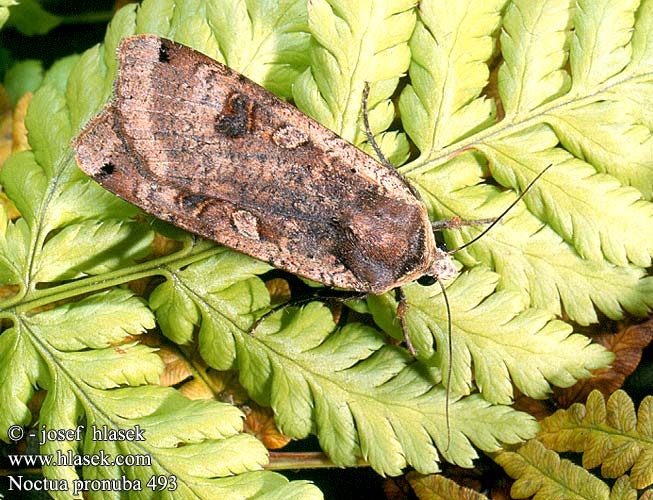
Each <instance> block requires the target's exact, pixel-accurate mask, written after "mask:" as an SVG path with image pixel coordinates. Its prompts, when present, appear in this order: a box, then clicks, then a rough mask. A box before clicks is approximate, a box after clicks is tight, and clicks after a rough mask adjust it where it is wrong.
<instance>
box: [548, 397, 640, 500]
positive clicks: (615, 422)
mask: <svg viewBox="0 0 653 500" xmlns="http://www.w3.org/2000/svg"><path fill="white" fill-rule="evenodd" d="M651 422H653V398H651V397H650V396H647V397H646V398H644V400H643V401H642V403H641V404H640V407H639V410H638V412H637V414H636V413H635V408H634V406H633V402H632V401H631V400H630V398H629V397H628V396H627V394H626V393H625V392H623V391H617V392H615V393H613V394H612V395H611V396H610V398H609V399H608V401H607V403H606V401H605V400H604V399H603V396H602V395H601V393H600V392H598V391H593V392H592V393H591V394H590V395H589V396H588V398H587V403H586V404H585V405H582V404H580V403H575V404H574V405H572V406H571V407H570V408H569V409H567V410H558V411H557V412H556V413H555V414H553V415H552V416H550V417H547V418H545V419H544V420H543V421H542V422H541V424H542V431H541V432H540V434H539V435H538V439H539V440H540V441H542V443H544V444H545V445H546V446H548V447H549V448H551V449H554V450H556V451H558V452H564V451H573V452H577V453H583V467H585V468H586V469H593V468H595V467H599V466H601V474H602V475H603V476H604V477H606V478H616V477H619V476H621V475H623V474H625V473H626V472H628V470H630V471H631V473H630V482H631V484H632V486H633V487H635V488H638V489H641V488H645V487H647V486H650V485H651V484H653V468H651V463H652V460H653V445H652V444H651V440H652V438H653V427H652V425H651Z"/></svg>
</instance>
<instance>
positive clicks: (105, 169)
mask: <svg viewBox="0 0 653 500" xmlns="http://www.w3.org/2000/svg"><path fill="white" fill-rule="evenodd" d="M113 169H114V165H113V163H111V162H110V161H109V162H106V163H105V164H104V165H102V166H101V167H100V175H101V176H102V177H104V176H105V175H111V174H112V173H113Z"/></svg>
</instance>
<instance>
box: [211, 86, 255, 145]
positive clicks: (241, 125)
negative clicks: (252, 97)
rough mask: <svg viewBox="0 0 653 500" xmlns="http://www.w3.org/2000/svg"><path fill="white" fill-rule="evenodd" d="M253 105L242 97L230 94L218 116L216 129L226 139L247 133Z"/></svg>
mask: <svg viewBox="0 0 653 500" xmlns="http://www.w3.org/2000/svg"><path fill="white" fill-rule="evenodd" d="M253 108H254V106H253V104H252V103H249V102H248V101H247V100H246V99H245V98H244V97H243V96H242V95H240V94H232V95H231V96H230V97H229V98H228V99H227V102H226V104H225V106H224V108H223V109H222V112H221V113H220V114H219V115H218V118H217V122H216V129H217V130H218V132H221V133H223V134H224V135H226V136H227V137H240V136H242V135H245V134H246V133H247V132H248V129H249V127H248V124H249V122H250V114H251V113H252V111H253Z"/></svg>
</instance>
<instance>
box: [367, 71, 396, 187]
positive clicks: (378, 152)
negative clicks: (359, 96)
mask: <svg viewBox="0 0 653 500" xmlns="http://www.w3.org/2000/svg"><path fill="white" fill-rule="evenodd" d="M369 96H370V83H369V82H365V87H364V88H363V124H364V125H365V135H366V136H367V140H368V141H369V143H370V145H371V146H372V149H374V152H375V153H376V156H378V157H379V161H380V162H381V163H382V164H383V166H385V167H387V168H389V169H390V170H392V171H393V172H395V173H397V174H398V173H399V172H397V169H396V168H395V167H394V165H393V164H392V163H390V162H389V161H388V159H387V158H386V157H385V155H384V154H383V153H382V152H381V148H380V147H379V145H378V144H377V142H376V139H375V138H374V134H373V133H372V129H371V128H370V118H369V116H368V111H369V108H368V105H367V100H368V98H369Z"/></svg>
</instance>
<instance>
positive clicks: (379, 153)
mask: <svg viewBox="0 0 653 500" xmlns="http://www.w3.org/2000/svg"><path fill="white" fill-rule="evenodd" d="M369 96H370V83H369V82H365V87H364V88H363V125H365V135H366V136H367V140H368V142H369V143H370V145H371V146H372V149H374V152H375V153H376V156H377V157H378V158H379V161H380V162H381V164H382V165H383V166H384V167H386V168H389V169H390V171H391V172H392V173H393V174H394V175H395V177H397V179H399V180H400V181H401V182H403V183H404V184H405V185H406V187H408V189H410V192H411V193H413V196H414V197H415V198H417V199H418V200H421V199H422V196H421V195H420V194H419V191H418V190H417V189H416V188H415V187H414V186H413V185H412V184H411V183H410V182H408V181H406V179H404V178H403V176H402V175H401V174H400V173H399V170H397V169H396V168H395V166H394V165H393V164H392V163H390V162H389V161H388V159H387V158H386V157H385V155H384V154H383V152H382V151H381V148H380V147H379V145H378V143H377V142H376V139H375V138H374V134H373V133H372V129H371V128H370V119H369V116H368V106H367V100H368V97H369Z"/></svg>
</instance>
